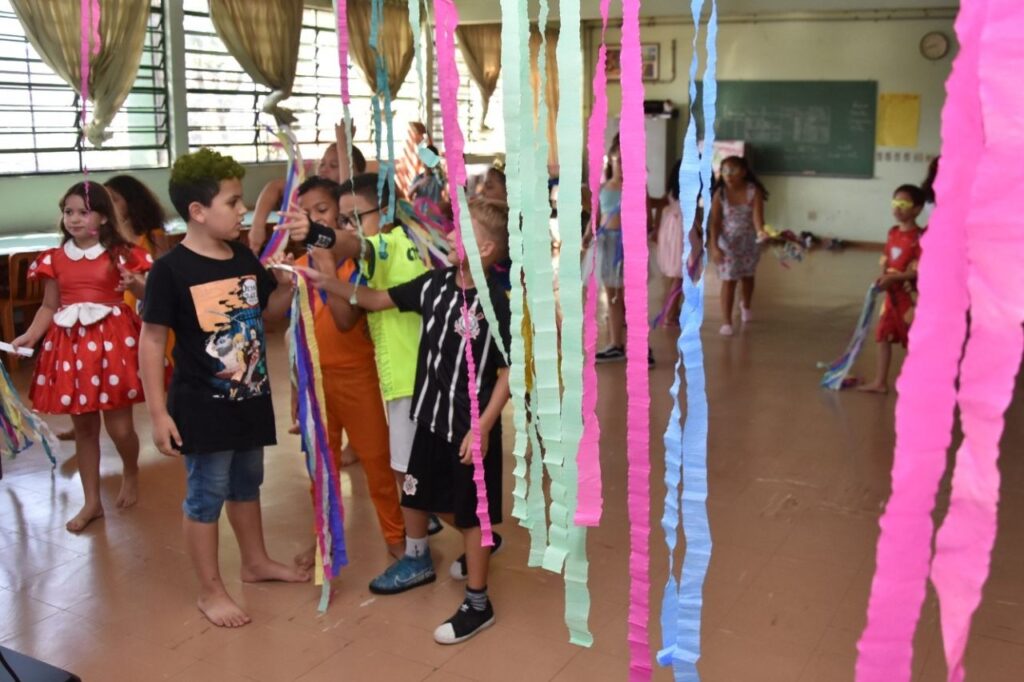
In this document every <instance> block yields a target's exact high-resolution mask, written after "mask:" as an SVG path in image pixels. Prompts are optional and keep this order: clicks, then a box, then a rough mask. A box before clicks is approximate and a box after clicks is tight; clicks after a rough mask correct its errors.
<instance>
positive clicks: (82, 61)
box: [79, 0, 102, 208]
mask: <svg viewBox="0 0 1024 682" xmlns="http://www.w3.org/2000/svg"><path fill="white" fill-rule="evenodd" d="M79 15H80V16H79V18H80V20H81V24H80V26H81V41H82V42H81V51H80V52H79V74H80V78H81V84H80V87H79V90H80V94H81V97H82V146H83V148H84V146H85V129H86V124H87V123H88V119H89V75H90V67H91V63H92V60H93V58H95V57H97V56H99V54H100V47H101V46H102V45H101V38H100V0H81V5H80V10H79ZM82 177H83V178H84V179H85V180H88V179H89V167H88V166H87V165H85V163H84V161H83V163H82ZM85 206H86V208H89V183H88V182H86V183H85Z"/></svg>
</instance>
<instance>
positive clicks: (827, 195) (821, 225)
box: [584, 19, 953, 242]
mask: <svg viewBox="0 0 1024 682" xmlns="http://www.w3.org/2000/svg"><path fill="white" fill-rule="evenodd" d="M929 31H943V32H945V33H946V34H947V35H948V36H950V37H951V38H952V37H953V20H952V19H914V20H888V21H887V20H880V21H853V20H845V21H836V20H830V21H823V20H811V21H764V22H756V23H755V22H749V23H723V24H722V25H721V26H720V28H719V39H718V76H719V78H720V79H723V80H877V81H878V85H879V92H880V93H885V92H901V93H917V94H920V95H921V125H920V132H919V140H918V146H917V147H916V148H914V149H906V150H904V149H900V150H899V152H900V156H899V158H900V160H899V161H892V160H889V161H886V160H881V161H879V160H878V159H877V156H878V155H877V153H876V162H875V177H874V178H873V179H862V180H854V179H845V178H822V177H814V178H807V177H786V176H768V177H766V178H764V181H765V184H766V185H767V186H768V189H769V191H770V192H771V200H770V201H769V202H768V204H766V219H767V221H768V222H769V223H771V224H772V225H773V226H774V227H776V228H778V229H790V230H793V231H794V232H801V231H804V230H809V231H811V232H814V233H816V234H820V235H823V236H838V237H842V238H844V239H848V240H857V241H869V242H884V241H885V233H886V231H887V229H888V228H889V227H890V226H891V224H892V217H891V209H890V207H889V197H890V195H891V192H892V190H893V189H894V188H895V187H897V186H898V185H900V184H903V183H907V182H909V183H920V182H921V181H922V180H923V179H924V176H925V173H926V171H927V165H928V161H927V158H928V157H929V156H931V155H936V154H938V152H939V143H940V137H939V122H940V114H941V110H942V104H943V101H944V97H945V90H944V84H945V80H946V78H947V76H948V75H949V70H950V65H951V59H952V57H953V54H950V55H948V56H947V57H946V58H945V59H943V60H941V61H937V62H932V61H928V60H926V59H925V58H924V57H922V56H921V55H920V52H919V50H918V44H919V41H920V39H921V37H922V36H924V35H925V34H926V33H928V32H929ZM640 35H641V40H642V41H643V42H645V43H649V42H657V43H660V45H661V79H662V81H664V82H649V83H646V84H645V85H646V98H647V99H655V100H658V99H661V100H664V99H667V100H672V101H673V102H674V103H676V104H677V105H679V104H685V102H686V101H687V98H688V95H687V91H688V87H689V86H688V75H689V73H688V72H689V64H690V41H691V40H692V39H693V30H692V28H691V27H690V26H689V25H687V24H685V23H683V22H681V21H678V20H674V19H663V20H658V21H657V22H656V23H654V24H653V25H647V26H643V27H642V28H641V33H640ZM619 40H620V33H619V31H618V30H613V29H609V33H608V43H609V44H617V43H618V42H619ZM673 40H675V42H676V60H675V61H676V63H675V70H676V73H675V78H674V79H672V67H673V64H672V41H673ZM701 40H703V37H702V38H701ZM584 44H585V46H586V51H587V55H586V58H587V61H588V63H589V65H590V71H591V73H592V72H593V69H594V68H595V65H596V63H597V46H598V45H599V44H600V26H599V25H598V26H593V25H588V27H587V29H586V31H585V35H584ZM700 68H701V69H703V63H702V64H701V67H700ZM608 96H609V104H610V107H609V108H610V113H611V115H612V116H618V113H619V110H620V102H621V90H620V88H619V85H618V83H615V82H613V83H610V84H609V88H608ZM586 101H588V102H589V101H590V97H589V96H588V97H587V98H586ZM677 132H678V139H677V140H676V143H675V147H674V148H675V149H681V148H682V135H683V133H684V132H685V121H680V123H679V125H678V126H677ZM877 151H880V152H883V153H884V152H885V151H890V152H893V151H895V150H891V149H890V150H883V149H879V150H877ZM905 151H906V152H910V160H909V161H903V160H902V159H903V152H905Z"/></svg>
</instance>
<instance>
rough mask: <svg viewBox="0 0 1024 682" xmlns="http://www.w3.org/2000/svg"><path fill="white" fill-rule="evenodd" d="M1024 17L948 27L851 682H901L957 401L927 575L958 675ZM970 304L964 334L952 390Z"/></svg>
mask: <svg viewBox="0 0 1024 682" xmlns="http://www.w3.org/2000/svg"><path fill="white" fill-rule="evenodd" d="M1022 21H1024V7H1022V6H1021V5H1020V4H1019V3H1017V2H1014V1H1013V0H987V1H986V0H978V1H977V2H972V3H965V4H964V5H963V7H962V8H961V11H960V15H959V17H958V19H957V22H956V31H957V37H958V39H959V41H958V42H959V44H960V52H959V54H958V56H957V58H956V60H955V62H954V66H953V72H952V74H951V76H950V78H949V81H948V82H947V87H946V90H947V100H946V105H945V108H944V109H943V117H942V133H943V160H942V167H941V169H940V171H939V176H938V179H937V181H936V191H937V195H938V196H939V202H938V203H937V207H936V211H935V213H934V215H933V216H932V220H931V225H930V227H929V229H928V231H927V232H926V233H925V235H924V237H923V238H922V251H923V253H924V254H925V257H924V258H922V260H921V264H920V269H919V274H918V288H919V291H920V296H919V299H918V306H917V311H916V315H915V319H914V323H913V325H912V326H911V329H910V343H909V353H908V355H907V359H906V361H905V363H904V368H903V372H902V374H901V376H900V379H899V382H898V388H899V399H898V401H897V406H896V410H897V412H896V420H897V421H896V429H897V432H896V433H897V439H896V452H895V459H894V464H893V492H892V497H891V498H890V500H889V503H888V505H887V506H886V510H885V513H884V515H883V517H882V520H881V522H880V525H881V535H880V537H879V542H878V554H877V561H876V565H877V569H876V573H875V579H874V582H873V585H872V592H871V598H870V601H869V605H868V623H867V627H866V629H865V631H864V633H863V635H862V637H861V640H860V642H859V644H858V649H859V652H860V656H859V658H858V661H857V680H858V681H859V682H864V681H876V680H878V681H880V680H893V681H894V682H899V681H900V680H909V679H910V676H911V661H912V655H913V651H912V642H913V634H914V629H915V625H916V622H917V618H918V615H919V612H920V607H921V602H922V601H923V599H924V593H925V579H926V577H927V576H928V572H929V559H930V558H931V557H930V544H931V532H932V519H931V512H932V508H933V506H934V502H935V494H936V491H937V488H938V482H939V479H940V478H941V476H942V474H943V472H944V469H945V463H946V450H947V448H948V446H949V443H950V430H951V428H952V424H953V410H954V400H956V404H957V405H958V406H959V409H960V415H961V423H962V426H963V433H964V441H963V443H962V444H961V447H960V449H959V451H958V453H957V457H956V465H955V469H954V473H953V487H952V493H951V496H950V508H949V512H948V513H947V515H946V517H945V520H944V522H943V526H942V528H941V529H940V530H939V532H938V535H937V537H936V540H935V556H934V559H933V560H932V561H931V579H932V582H933V584H934V585H935V588H936V592H937V593H938V596H939V606H940V610H941V617H942V618H941V620H942V634H943V642H944V645H945V654H946V663H947V670H948V676H947V679H949V680H950V681H951V682H960V681H961V680H963V679H964V660H963V657H964V651H965V648H966V643H967V638H968V635H969V628H970V619H971V616H972V615H973V613H974V611H975V609H976V608H977V606H978V603H979V601H980V598H981V589H982V586H983V585H984V582H985V580H986V578H987V575H988V568H989V561H990V554H991V550H992V544H993V542H994V539H995V532H996V508H997V502H998V494H999V472H998V469H997V466H996V464H997V459H998V455H999V439H1000V436H1001V434H1002V429H1003V419H1004V414H1005V410H1006V408H1007V406H1008V405H1009V402H1010V399H1011V398H1012V394H1013V387H1014V381H1015V376H1016V373H1017V371H1018V369H1019V367H1020V358H1021V353H1022V352H1024V338H1022V334H1021V322H1022V320H1024V297H1022V295H1021V293H1020V292H1021V291H1022V289H1021V286H1022V285H1024V274H1022V272H1021V268H1020V262H1021V258H1022V256H1024V222H1022V220H1021V218H1020V217H1019V213H1018V212H1016V211H1013V210H1012V206H1013V204H1014V198H1013V195H1012V193H1010V194H1009V196H1001V191H1000V188H1001V187H1002V186H1003V184H1002V183H1004V182H1009V183H1014V182H1020V181H1021V180H1022V179H1024V170H1022V169H1021V167H1020V163H1019V156H1020V154H1021V153H1022V152H1024V129H1022V127H1021V124H1020V121H1021V120H1024V94H1022V93H1021V92H1020V91H1019V89H1018V88H1017V86H1016V83H1017V81H1018V80H1019V79H1018V77H1017V74H1019V73H1020V71H1021V69H1022V68H1024V55H1022V54H1021V52H1020V48H1019V26H1020V24H1021V22H1022ZM1002 194H1005V192H1003V193H1002ZM1007 211H1009V212H1007ZM968 303H970V336H969V338H968V339H967V342H966V346H965V351H964V354H963V360H962V362H961V363H960V372H959V393H958V394H955V393H954V391H956V386H957V379H958V376H957V361H958V360H959V357H960V349H961V347H962V344H963V340H964V336H965V333H966V331H967V329H966V318H967V310H968Z"/></svg>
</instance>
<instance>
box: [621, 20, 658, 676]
mask: <svg viewBox="0 0 1024 682" xmlns="http://www.w3.org/2000/svg"><path fill="white" fill-rule="evenodd" d="M621 59H622V116H621V124H620V126H619V129H620V130H621V131H622V132H621V138H620V139H621V147H622V240H623V250H624V262H623V283H624V293H625V302H626V324H627V331H626V395H627V398H628V400H629V404H628V407H627V409H626V424H627V425H626V459H627V461H628V463H629V471H628V474H627V479H628V480H627V491H628V492H627V494H628V500H629V540H630V543H629V566H630V576H629V577H630V585H629V670H630V680H632V681H633V682H638V681H640V680H649V679H650V677H651V652H650V642H649V633H648V628H647V620H648V618H649V617H650V603H649V592H650V579H649V577H648V569H649V567H650V533H651V522H650V507H651V500H650V496H651V490H650V476H651V462H650V403H651V399H650V393H649V383H650V382H649V378H648V368H647V348H648V346H647V336H648V330H647V315H648V312H647V268H648V251H647V161H646V159H645V150H646V149H647V141H646V133H645V131H644V84H643V80H642V78H641V75H642V74H641V63H640V0H623V2H622V54H621Z"/></svg>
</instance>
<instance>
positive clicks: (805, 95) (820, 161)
mask: <svg viewBox="0 0 1024 682" xmlns="http://www.w3.org/2000/svg"><path fill="white" fill-rule="evenodd" d="M701 85H703V84H701ZM699 92H701V93H702V92H703V88H702V87H701V88H699ZM877 102H878V83H877V82H875V81H719V83H718V105H717V107H716V110H717V119H716V122H715V135H716V136H717V138H718V139H721V140H743V141H745V142H747V143H748V144H749V145H750V147H751V157H752V160H753V163H754V164H755V166H756V168H757V172H758V173H765V174H769V175H826V176H841V177H856V178H870V177H873V176H874V174H875V121H876V106H877ZM697 105H698V106H697V107H696V111H697V116H698V128H699V129H702V128H703V121H701V120H699V119H701V118H702V116H701V113H700V112H701V106H700V102H699V101H698V102H697Z"/></svg>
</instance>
